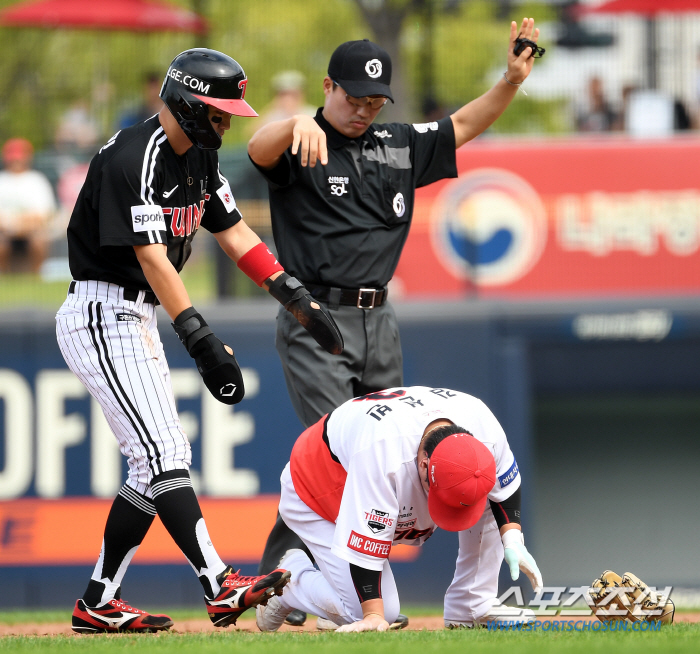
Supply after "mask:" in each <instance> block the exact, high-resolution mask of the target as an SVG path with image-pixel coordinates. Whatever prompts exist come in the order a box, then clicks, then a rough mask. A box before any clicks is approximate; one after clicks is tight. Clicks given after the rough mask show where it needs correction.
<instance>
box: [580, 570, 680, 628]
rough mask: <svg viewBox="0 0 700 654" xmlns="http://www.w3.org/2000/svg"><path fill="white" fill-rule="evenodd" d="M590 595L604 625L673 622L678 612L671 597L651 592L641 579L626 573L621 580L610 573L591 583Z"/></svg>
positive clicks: (598, 616)
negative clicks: (620, 621)
mask: <svg viewBox="0 0 700 654" xmlns="http://www.w3.org/2000/svg"><path fill="white" fill-rule="evenodd" d="M589 595H590V596H591V599H592V600H593V604H595V609H594V610H593V613H594V615H596V617H597V618H598V619H599V620H601V621H602V622H608V621H613V620H627V621H628V622H640V621H642V620H645V621H648V622H655V621H659V622H663V623H671V622H673V614H674V612H675V610H676V607H675V605H674V604H673V601H672V600H671V598H670V597H665V596H664V595H661V594H660V593H658V592H657V591H655V590H652V589H650V588H649V587H648V586H647V585H646V584H645V583H644V582H643V581H642V580H641V579H640V578H639V577H637V576H636V575H633V574H632V573H631V572H625V574H623V575H622V577H620V575H618V574H617V573H615V572H613V571H612V570H606V571H605V572H603V574H602V575H600V577H598V579H596V580H595V581H594V582H593V583H592V584H591V589H590V590H589Z"/></svg>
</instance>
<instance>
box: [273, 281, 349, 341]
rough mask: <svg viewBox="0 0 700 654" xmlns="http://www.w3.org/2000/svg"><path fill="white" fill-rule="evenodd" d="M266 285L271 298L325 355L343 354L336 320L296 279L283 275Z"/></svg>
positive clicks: (341, 337) (341, 338)
mask: <svg viewBox="0 0 700 654" xmlns="http://www.w3.org/2000/svg"><path fill="white" fill-rule="evenodd" d="M265 283H266V284H267V286H268V288H269V292H270V295H272V297H273V298H275V300H277V301H278V302H279V303H280V304H282V305H284V308H285V309H286V310H287V311H289V313H291V314H292V315H293V316H294V317H295V318H296V319H297V320H298V321H299V324H300V325H301V326H302V327H303V328H304V329H306V331H307V332H309V334H311V336H313V338H314V340H315V341H316V342H317V343H318V344H319V345H320V346H321V347H322V348H323V349H324V350H325V351H326V352H329V353H330V354H340V353H341V352H342V351H343V345H344V344H343V335H342V334H341V333H340V330H339V329H338V325H336V324H335V320H333V318H332V317H331V314H330V313H328V311H326V309H325V308H324V306H323V305H322V304H321V303H320V302H317V301H316V300H314V299H313V297H311V293H309V291H308V290H307V289H306V287H305V286H304V285H303V284H302V283H301V282H300V281H299V280H298V279H297V278H296V277H290V276H289V275H288V274H287V273H285V272H283V273H282V274H281V275H279V277H277V278H276V279H275V280H274V281H272V280H271V279H269V278H268V279H266V280H265Z"/></svg>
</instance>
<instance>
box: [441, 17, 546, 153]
mask: <svg viewBox="0 0 700 654" xmlns="http://www.w3.org/2000/svg"><path fill="white" fill-rule="evenodd" d="M519 34H520V35H521V36H522V37H524V38H527V39H530V40H532V41H534V42H535V43H536V42H537V39H538V37H539V34H540V31H539V29H536V28H535V21H534V19H533V18H523V22H522V24H521V25H520V27H519V28H518V26H517V24H516V22H515V21H513V22H512V23H511V25H510V43H509V46H508V65H507V69H506V76H507V77H508V81H506V80H505V79H504V78H503V77H501V79H500V80H499V81H498V82H497V83H496V84H495V86H494V87H493V88H491V89H489V90H488V91H487V92H486V93H484V94H483V95H481V96H479V97H478V98H476V99H475V100H472V101H471V102H470V103H468V104H466V105H464V106H463V107H462V108H461V109H458V110H457V111H456V112H455V113H453V114H452V116H451V118H452V124H453V125H454V130H455V146H456V147H458V148H459V147H460V146H462V145H464V144H465V143H466V142H467V141H471V140H472V139H473V138H475V137H476V136H478V135H479V134H481V133H482V132H484V131H485V130H486V129H488V128H489V127H490V126H491V125H493V123H494V122H495V121H496V120H497V118H498V117H499V116H500V115H501V114H502V113H503V112H504V111H505V110H506V108H507V107H508V105H509V104H510V103H511V101H512V100H513V98H514V97H515V94H516V93H517V92H518V88H519V86H518V85H520V84H521V83H522V82H523V81H525V79H526V78H527V76H528V75H529V74H530V71H531V70H532V63H533V61H534V59H533V58H531V57H530V55H531V54H532V49H531V48H525V49H524V50H523V51H522V52H521V53H520V55H518V56H516V55H515V54H514V53H513V48H514V46H515V39H516V38H518V35H519ZM508 82H510V84H509V83H508Z"/></svg>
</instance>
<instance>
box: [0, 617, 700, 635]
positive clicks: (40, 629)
mask: <svg viewBox="0 0 700 654" xmlns="http://www.w3.org/2000/svg"><path fill="white" fill-rule="evenodd" d="M542 619H550V618H549V617H547V618H542ZM551 619H554V620H557V619H558V620H564V619H567V618H563V617H558V618H557V617H553V618H551ZM568 619H575V620H578V619H581V618H568ZM583 619H584V620H591V619H593V618H583ZM675 622H700V613H678V614H677V615H676V617H675ZM423 629H425V630H427V631H437V630H440V629H444V624H443V621H442V618H441V617H440V616H430V617H412V618H411V620H410V624H409V626H408V630H410V631H422V630H423ZM216 631H221V630H219V629H216V628H215V627H214V626H213V625H212V624H211V622H209V620H178V621H177V622H176V623H175V626H174V627H173V628H172V629H171V632H175V633H205V632H216ZM229 631H249V632H257V631H258V628H257V627H256V626H255V620H254V619H246V620H239V621H238V625H237V626H236V627H230V628H229ZM280 631H281V632H290V631H291V632H295V631H310V632H315V631H316V620H315V619H310V620H308V622H307V624H305V625H304V626H303V627H290V626H288V625H284V626H283V627H282V628H281V629H280ZM60 635H63V636H70V635H74V636H76V638H78V637H80V636H79V635H78V634H74V633H73V631H72V630H71V628H70V625H69V624H30V623H26V624H17V625H0V637H2V636H60Z"/></svg>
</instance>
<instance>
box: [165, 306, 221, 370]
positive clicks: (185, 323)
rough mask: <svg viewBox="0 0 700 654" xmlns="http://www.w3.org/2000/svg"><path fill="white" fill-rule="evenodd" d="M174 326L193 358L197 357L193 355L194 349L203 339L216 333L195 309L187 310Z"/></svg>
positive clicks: (179, 316) (178, 317)
mask: <svg viewBox="0 0 700 654" xmlns="http://www.w3.org/2000/svg"><path fill="white" fill-rule="evenodd" d="M172 326H173V329H174V330H175V333H176V334H177V337H178V338H179V339H180V342H181V343H182V344H183V345H184V346H185V349H186V350H187V352H188V353H189V355H190V356H191V357H192V358H194V356H195V355H194V354H192V348H193V347H194V346H195V345H196V344H197V343H198V342H199V341H201V340H202V339H203V338H205V337H206V336H209V335H210V334H213V333H214V332H212V330H211V329H210V328H209V325H207V323H206V321H205V320H204V318H202V316H201V315H200V314H199V313H197V309H195V308H194V307H190V308H189V309H185V310H184V311H183V312H182V313H181V314H179V315H178V316H177V318H175V322H173V323H172Z"/></svg>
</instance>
